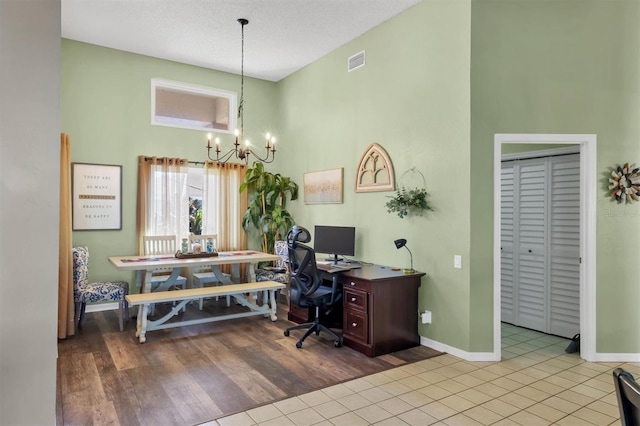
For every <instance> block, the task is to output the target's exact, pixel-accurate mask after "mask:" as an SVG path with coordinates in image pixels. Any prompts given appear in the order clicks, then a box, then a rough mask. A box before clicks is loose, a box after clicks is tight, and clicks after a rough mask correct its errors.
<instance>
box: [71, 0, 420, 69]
mask: <svg viewBox="0 0 640 426" xmlns="http://www.w3.org/2000/svg"><path fill="white" fill-rule="evenodd" d="M419 1H420V0H62V37H64V38H68V39H72V40H77V41H82V42H85V43H91V44H96V45H99V46H105V47H110V48H113V49H119V50H124V51H128V52H133V53H138V54H142V55H148V56H153V57H156V58H161V59H168V60H172V61H177V62H182V63H186V64H191V65H197V66H201V67H205V68H211V69H217V70H221V71H226V72H232V73H236V74H239V73H240V63H241V25H240V24H239V23H238V22H237V19H238V18H246V19H248V20H249V24H248V25H247V26H246V27H245V30H244V36H245V46H244V52H245V54H244V72H245V75H247V76H251V77H256V78H261V79H265V80H270V81H279V80H281V79H282V78H284V77H286V76H288V75H289V74H291V73H293V72H295V71H297V70H299V69H300V68H303V67H304V66H306V65H307V64H309V63H311V62H313V61H315V60H317V59H318V58H320V57H322V56H323V55H325V54H327V53H329V52H331V51H332V50H334V49H336V48H337V47H340V46H342V45H343V44H345V43H347V42H349V41H351V40H353V39H354V38H356V37H358V36H359V35H361V34H363V33H365V32H367V31H368V30H370V29H371V28H373V27H375V26H377V25H379V24H381V23H382V22H384V21H386V20H388V19H390V18H392V17H393V16H395V15H397V14H398V13H400V12H402V11H404V10H406V9H407V8H409V7H411V6H413V5H414V4H416V3H418V2H419ZM354 53H357V52H354ZM345 69H346V58H345Z"/></svg>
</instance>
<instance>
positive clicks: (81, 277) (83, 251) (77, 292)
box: [72, 247, 129, 331]
mask: <svg viewBox="0 0 640 426" xmlns="http://www.w3.org/2000/svg"><path fill="white" fill-rule="evenodd" d="M72 253H73V300H74V303H75V322H76V327H77V328H81V327H82V320H83V319H84V311H85V308H86V305H87V303H94V302H118V319H119V325H120V331H123V330H124V319H125V317H126V319H127V320H128V319H129V309H128V304H127V301H126V300H125V296H126V295H127V294H128V293H129V283H128V282H126V281H102V282H94V283H90V282H89V248H88V247H74V248H73V249H72Z"/></svg>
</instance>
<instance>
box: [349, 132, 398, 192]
mask: <svg viewBox="0 0 640 426" xmlns="http://www.w3.org/2000/svg"><path fill="white" fill-rule="evenodd" d="M395 188H396V182H395V173H394V171H393V164H392V163H391V159H390V158H389V155H388V154H387V151H385V150H384V148H383V147H381V146H380V145H378V144H377V143H372V144H371V145H369V147H368V148H367V149H366V151H365V152H364V154H362V157H360V163H359V164H358V169H357V172H356V192H377V191H393V190H394V189H395Z"/></svg>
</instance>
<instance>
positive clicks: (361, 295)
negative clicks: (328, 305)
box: [344, 288, 368, 313]
mask: <svg viewBox="0 0 640 426" xmlns="http://www.w3.org/2000/svg"><path fill="white" fill-rule="evenodd" d="M344 307H345V309H350V310H353V311H361V312H364V313H367V312H368V311H367V293H365V292H364V291H360V290H356V289H353V288H345V289H344Z"/></svg>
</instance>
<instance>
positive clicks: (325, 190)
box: [304, 168, 343, 204]
mask: <svg viewBox="0 0 640 426" xmlns="http://www.w3.org/2000/svg"><path fill="white" fill-rule="evenodd" d="M342 176H343V169H342V168H339V169H331V170H323V171H320V172H308V173H305V174H304V203H305V204H339V203H342Z"/></svg>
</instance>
